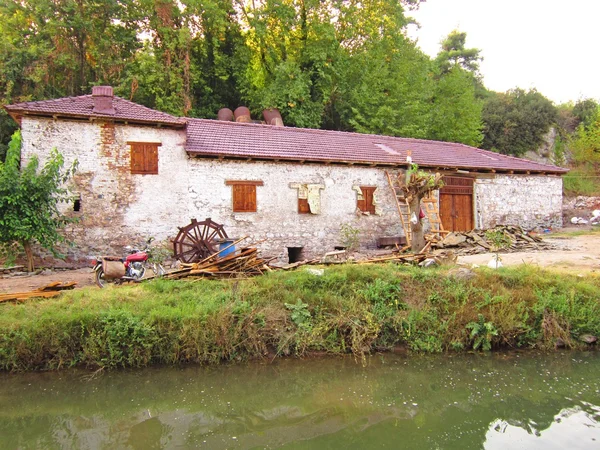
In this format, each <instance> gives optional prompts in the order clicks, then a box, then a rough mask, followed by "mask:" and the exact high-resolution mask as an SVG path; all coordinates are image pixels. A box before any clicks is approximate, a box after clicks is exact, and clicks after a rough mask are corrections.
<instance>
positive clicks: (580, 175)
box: [563, 164, 600, 196]
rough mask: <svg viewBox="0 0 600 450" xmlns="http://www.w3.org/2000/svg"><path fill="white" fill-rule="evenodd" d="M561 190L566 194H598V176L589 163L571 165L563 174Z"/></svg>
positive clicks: (599, 188) (599, 181) (599, 185)
mask: <svg viewBox="0 0 600 450" xmlns="http://www.w3.org/2000/svg"><path fill="white" fill-rule="evenodd" d="M563 192H564V194H565V195H566V196H575V195H586V196H596V195H600V176H599V174H598V173H597V172H596V171H595V170H594V168H593V167H592V166H591V165H586V164H580V165H578V166H576V167H573V168H572V169H571V170H570V172H569V173H567V174H565V175H563Z"/></svg>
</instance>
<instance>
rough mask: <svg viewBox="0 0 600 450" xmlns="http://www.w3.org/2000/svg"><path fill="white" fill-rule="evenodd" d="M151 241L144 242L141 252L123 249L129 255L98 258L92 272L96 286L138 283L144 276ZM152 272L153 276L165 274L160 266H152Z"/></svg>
mask: <svg viewBox="0 0 600 450" xmlns="http://www.w3.org/2000/svg"><path fill="white" fill-rule="evenodd" d="M151 242H152V239H149V240H148V241H147V242H146V247H145V248H144V249H143V250H139V249H137V248H132V247H129V246H128V247H125V248H126V249H127V250H129V254H128V255H127V256H125V257H124V258H119V257H115V256H99V257H97V258H96V261H95V263H94V269H93V270H94V272H95V273H96V284H97V285H98V286H99V287H101V288H103V287H105V286H106V284H107V283H115V284H120V283H122V282H124V281H139V280H141V279H142V278H144V275H145V274H146V267H148V265H149V263H148V258H149V254H148V250H149V246H150V243H151ZM152 270H153V272H154V274H155V275H157V276H162V275H164V274H165V270H164V268H163V267H162V266H161V265H160V264H152Z"/></svg>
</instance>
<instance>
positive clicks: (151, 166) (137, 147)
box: [128, 142, 160, 175]
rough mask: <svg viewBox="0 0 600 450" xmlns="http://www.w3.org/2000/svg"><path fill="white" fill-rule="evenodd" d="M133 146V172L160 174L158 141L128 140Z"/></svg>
mask: <svg viewBox="0 0 600 450" xmlns="http://www.w3.org/2000/svg"><path fill="white" fill-rule="evenodd" d="M128 144H129V145H130V146H131V173H133V174H153V175H156V174H158V147H159V146H160V144H159V143H156V142H128Z"/></svg>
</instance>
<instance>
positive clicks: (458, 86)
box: [428, 67, 483, 147]
mask: <svg viewBox="0 0 600 450" xmlns="http://www.w3.org/2000/svg"><path fill="white" fill-rule="evenodd" d="M432 103H433V108H432V111H431V119H430V125H429V136H428V137H429V138H430V139H435V140H438V141H448V142H460V143H462V144H467V145H473V146H475V147H479V145H480V144H481V142H482V141H483V134H482V132H481V130H482V128H483V123H482V120H481V111H482V101H481V100H479V99H477V98H476V96H475V87H474V84H473V75H472V74H471V73H469V72H465V71H464V70H462V69H460V68H459V67H453V68H452V69H450V71H449V72H446V73H444V74H443V75H442V76H441V77H440V78H439V79H438V81H437V85H436V87H435V91H434V96H433V99H432Z"/></svg>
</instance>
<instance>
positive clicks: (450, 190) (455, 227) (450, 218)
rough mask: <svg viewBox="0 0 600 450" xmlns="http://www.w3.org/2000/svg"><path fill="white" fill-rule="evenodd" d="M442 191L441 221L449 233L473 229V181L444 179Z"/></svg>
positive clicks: (455, 178)
mask: <svg viewBox="0 0 600 450" xmlns="http://www.w3.org/2000/svg"><path fill="white" fill-rule="evenodd" d="M444 183H445V185H444V187H443V188H442V189H440V219H441V221H442V226H443V227H444V229H445V230H448V231H471V230H472V229H473V179H472V178H462V177H449V176H446V177H444Z"/></svg>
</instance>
